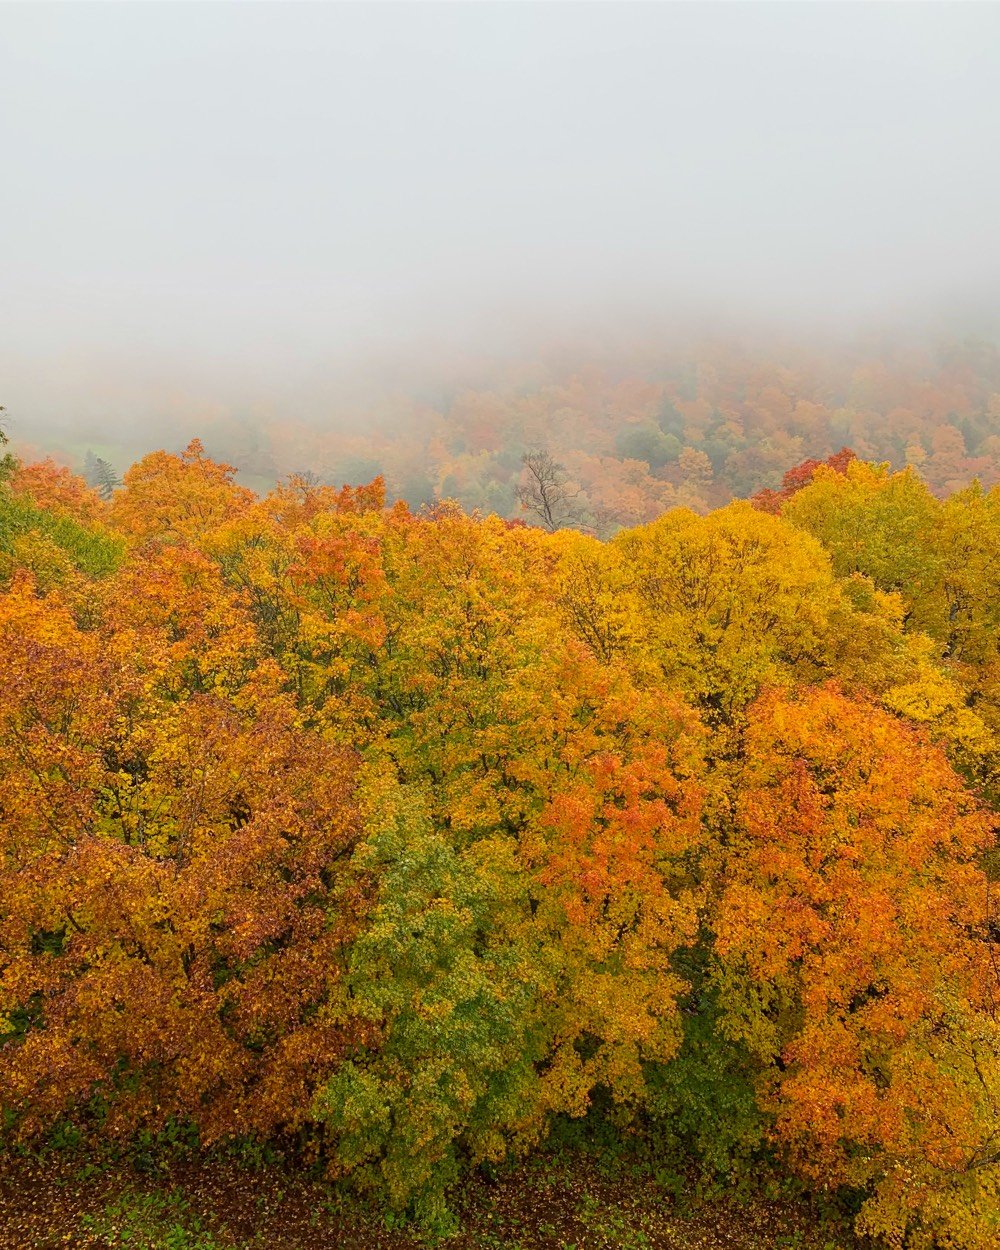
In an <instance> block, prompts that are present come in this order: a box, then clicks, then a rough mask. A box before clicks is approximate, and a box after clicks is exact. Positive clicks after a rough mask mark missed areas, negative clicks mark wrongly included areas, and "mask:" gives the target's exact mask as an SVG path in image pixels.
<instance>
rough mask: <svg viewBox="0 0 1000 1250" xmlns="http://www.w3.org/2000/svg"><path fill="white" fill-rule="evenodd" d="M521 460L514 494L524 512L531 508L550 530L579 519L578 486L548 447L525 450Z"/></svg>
mask: <svg viewBox="0 0 1000 1250" xmlns="http://www.w3.org/2000/svg"><path fill="white" fill-rule="evenodd" d="M521 463H522V464H523V465H524V468H525V472H524V475H523V478H522V481H521V484H520V486H518V487H517V489H516V490H515V494H516V496H517V500H518V503H520V505H521V507H522V508H524V509H525V511H526V512H533V513H534V514H535V516H537V517H538V519H539V520H540V521H541V523H542V524H543V525H544V526H545V528H546V529H547V530H550V531H551V530H557V529H561V528H562V527H563V526H564V525H570V524H572V523H573V522H574V521H577V520H579V518H580V509H579V508H578V507H577V505H576V499H577V497H578V496H579V494H580V487H579V486H574V485H573V484H572V483H571V482H570V480H569V477H568V475H567V473H566V469H565V467H564V466H563V465H561V464H558V463H557V462H556V461H555V460H553V459H552V457H551V456H550V455H549V453H548V452H547V451H528V452H525V454H524V455H523V456H522V457H521Z"/></svg>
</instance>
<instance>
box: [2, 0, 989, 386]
mask: <svg viewBox="0 0 1000 1250" xmlns="http://www.w3.org/2000/svg"><path fill="white" fill-rule="evenodd" d="M0 145H2V148H0V150H2V152H3V171H4V194H3V199H2V206H0V227H2V229H0V239H2V243H0V247H2V257H3V273H4V300H3V312H2V317H3V324H2V327H0V328H2V334H0V367H2V368H3V373H4V376H5V379H6V381H7V383H8V392H9V393H8V395H7V400H8V402H9V403H11V406H12V407H16V406H17V405H20V406H21V408H22V410H23V409H24V408H25V405H28V406H29V407H30V406H32V405H35V406H37V407H38V409H39V411H42V410H44V407H45V401H46V398H48V400H49V401H50V403H51V402H52V401H53V396H54V395H55V394H56V391H55V389H54V388H56V386H57V382H58V377H61V378H62V379H63V380H64V381H65V379H66V378H68V377H72V378H73V380H74V384H75V385H76V386H77V393H78V394H79V395H80V397H81V402H83V401H84V400H85V399H87V397H89V399H90V401H92V402H96V398H95V397H96V396H97V393H98V392H99V390H100V388H101V386H102V385H107V379H108V378H109V377H111V376H115V375H118V376H124V375H125V374H128V373H130V372H132V373H135V372H136V371H138V372H139V373H141V374H143V376H148V377H150V378H155V379H156V380H157V384H158V385H167V384H168V379H173V381H174V383H175V384H176V385H178V386H181V387H187V386H190V385H193V383H192V379H198V378H201V379H203V380H204V379H209V378H211V379H213V380H214V381H213V386H212V388H210V389H211V390H212V392H213V393H214V394H216V395H224V394H225V393H226V392H225V385H226V384H225V383H223V386H222V390H219V389H218V388H217V386H216V385H215V384H216V383H217V382H218V381H219V379H230V380H232V382H233V385H236V382H235V379H239V384H240V385H241V386H246V387H247V389H248V391H252V389H253V388H254V387H258V386H259V387H262V388H263V389H264V390H265V391H270V392H272V393H273V394H275V395H279V394H280V393H281V388H282V387H283V386H284V385H286V384H287V385H291V384H292V380H294V383H295V385H297V386H308V385H309V383H310V379H311V378H313V377H315V376H318V372H317V371H319V372H321V371H322V369H323V368H324V367H326V366H327V365H328V363H329V361H330V360H331V359H333V358H341V359H342V358H344V357H345V355H348V354H350V353H351V352H353V351H357V350H359V349H364V350H368V349H370V348H373V347H374V348H379V349H382V348H385V347H390V348H391V346H392V344H394V343H395V344H401V345H407V344H409V345H412V344H413V343H414V342H416V341H417V339H421V338H424V337H426V336H428V335H437V336H438V337H439V338H441V339H444V340H448V339H449V338H452V339H459V338H463V337H464V338H469V339H475V338H476V337H477V336H478V337H479V341H481V342H485V343H490V342H491V341H492V340H493V339H495V338H499V337H500V336H501V335H502V334H508V333H510V332H515V333H519V332H524V331H525V330H526V329H527V330H528V331H530V329H531V327H533V326H535V325H547V326H550V327H551V326H553V325H555V326H557V327H559V328H560V330H563V329H565V328H566V327H568V326H570V325H576V324H581V325H582V324H595V323H601V322H602V321H603V322H613V321H615V320H618V321H619V323H621V321H622V320H623V319H624V318H626V316H633V317H634V316H640V317H641V316H644V315H647V314H650V313H655V314H656V315H657V316H663V315H676V316H679V315H684V314H686V313H690V312H691V311H692V310H696V311H697V312H698V314H699V315H704V316H706V317H709V318H712V317H718V318H720V319H721V318H724V317H729V318H731V317H737V318H743V319H744V320H747V321H753V320H755V319H756V320H757V321H758V322H765V321H770V320H772V319H776V320H778V321H781V322H785V323H792V324H795V323H797V322H801V321H802V320H803V319H805V320H807V321H810V322H812V321H815V322H820V323H822V322H825V321H827V320H828V319H831V318H832V319H833V320H834V321H837V320H840V321H841V322H842V323H844V322H846V323H849V324H853V323H855V322H859V321H862V320H864V319H866V318H867V319H871V318H891V317H893V316H896V315H902V314H906V315H912V314H913V313H914V312H917V313H920V314H926V315H928V316H936V315H940V314H946V315H950V316H960V317H962V318H965V319H966V320H970V321H971V320H974V319H975V318H976V317H977V316H981V317H984V318H985V317H987V316H988V315H989V314H990V304H989V300H990V298H991V297H992V295H993V293H994V292H995V290H996V289H997V283H998V280H1000V245H998V242H997V238H998V236H997V229H996V222H997V220H998V219H1000V167H998V165H997V162H996V159H995V156H996V153H997V151H1000V8H998V7H997V6H993V5H940V6H938V5H892V6H888V5H886V6H882V5H836V6H833V5H829V6H828V5H825V4H801V5H769V6H757V5H734V6H728V5H726V6H723V5H716V4H702V5H680V4H677V5H675V4H664V5H627V4H612V5H603V4H587V5H582V4H549V5H520V4H502V5H501V4H497V5H493V4H468V5H447V6H437V5H400V6H396V5H382V4H372V5H292V4H253V5H250V4H230V5H204V4H199V5H178V4H171V5H159V4H148V5H147V4H143V5H107V6H92V5H89V4H79V5H76V4H74V5H64V6H49V5H44V4H32V5H26V4H25V5H20V6H18V5H5V6H3V7H2V9H0Z"/></svg>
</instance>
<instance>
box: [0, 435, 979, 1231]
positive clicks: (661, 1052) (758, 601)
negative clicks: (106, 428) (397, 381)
mask: <svg viewBox="0 0 1000 1250" xmlns="http://www.w3.org/2000/svg"><path fill="white" fill-rule="evenodd" d="M484 420H485V418H484ZM689 460H690V457H689ZM688 469H689V470H690V473H691V474H695V473H696V472H697V471H698V466H697V465H695V464H693V463H692V464H689V466H688ZM686 471H687V470H686ZM0 496H2V497H0V522H2V532H0V578H2V593H0V661H2V666H3V674H4V680H3V682H2V683H0V1106H2V1112H3V1117H4V1119H3V1123H4V1126H5V1132H6V1134H7V1137H8V1139H9V1140H10V1141H11V1142H15V1141H33V1140H38V1139H40V1138H43V1137H44V1136H45V1134H47V1133H49V1132H50V1131H51V1130H52V1129H53V1127H54V1126H56V1125H58V1124H62V1123H65V1122H67V1121H69V1122H72V1123H73V1124H75V1125H77V1126H78V1127H79V1128H80V1129H81V1131H83V1132H85V1133H88V1134H90V1135H92V1136H93V1137H94V1138H95V1139H102V1138H103V1139H114V1140H119V1141H121V1140H128V1139H130V1138H133V1137H134V1136H135V1135H136V1134H137V1133H140V1132H146V1133H156V1132H158V1131H160V1130H162V1129H164V1128H165V1127H166V1126H168V1125H170V1124H184V1125H187V1126H190V1127H192V1128H193V1129H195V1130H197V1133H198V1136H199V1139H200V1141H201V1142H202V1143H203V1144H204V1145H209V1144H211V1143H214V1142H220V1141H225V1140H228V1139H231V1138H235V1137H255V1138H258V1139H270V1138H278V1137H281V1138H289V1137H291V1136H292V1135H295V1137H296V1140H297V1141H298V1143H299V1146H300V1148H301V1149H303V1150H306V1151H309V1152H311V1154H312V1156H313V1157H314V1158H316V1159H319V1160H321V1161H322V1162H323V1164H324V1166H325V1167H326V1168H327V1169H328V1170H329V1172H330V1173H331V1174H332V1175H336V1176H341V1177H345V1178H349V1179H351V1180H352V1181H353V1182H355V1183H357V1184H359V1185H361V1186H363V1187H367V1188H368V1189H370V1190H373V1191H375V1192H376V1193H378V1194H379V1195H380V1196H381V1198H382V1200H383V1201H385V1202H386V1203H388V1204H391V1205H392V1206H393V1207H395V1208H405V1207H410V1208H411V1209H413V1210H414V1211H415V1212H416V1213H417V1214H418V1215H419V1216H420V1217H421V1218H422V1219H424V1220H427V1221H437V1222H438V1223H439V1224H440V1220H441V1218H442V1213H443V1212H444V1210H445V1203H446V1198H447V1190H448V1186H449V1185H450V1183H451V1182H452V1181H453V1180H454V1179H455V1178H456V1177H457V1176H458V1175H459V1173H460V1170H461V1169H462V1168H463V1167H464V1166H467V1165H468V1164H470V1163H478V1162H485V1161H497V1160H500V1159H503V1158H505V1157H508V1156H511V1155H516V1154H517V1153H519V1152H523V1151H526V1150H528V1149H530V1148H531V1147H532V1146H534V1145H535V1144H536V1143H538V1142H540V1141H541V1140H543V1139H544V1138H545V1136H546V1135H547V1134H548V1133H549V1132H550V1130H551V1128H552V1126H553V1124H554V1123H555V1122H556V1121H557V1120H559V1119H560V1118H566V1117H570V1118H573V1117H584V1116H587V1115H593V1114H596V1111H595V1108H604V1109H605V1110H606V1113H607V1114H610V1115H612V1116H613V1117H614V1119H615V1122H616V1123H617V1124H618V1125H619V1126H626V1128H627V1129H628V1131H630V1132H633V1133H635V1134H641V1135H645V1136H646V1137H647V1138H648V1139H649V1140H651V1141H655V1142H659V1143H661V1144H662V1143H670V1144H671V1145H672V1147H676V1148H679V1149H681V1150H682V1151H684V1152H686V1154H687V1157H688V1158H689V1159H690V1160H692V1161H694V1162H696V1163H698V1164H700V1165H701V1166H704V1167H706V1168H708V1169H710V1170H715V1171H717V1172H719V1173H721V1174H723V1175H728V1176H732V1175H734V1174H735V1173H736V1172H738V1171H739V1170H740V1169H741V1168H750V1167H752V1166H753V1164H754V1161H755V1160H764V1159H766V1160H767V1161H768V1162H769V1165H774V1166H780V1167H784V1168H786V1169H788V1170H789V1171H790V1172H792V1173H795V1174H796V1175H798V1176H800V1177H802V1178H803V1179H804V1181H805V1182H806V1183H808V1184H809V1185H811V1186H814V1187H815V1188H816V1190H817V1191H818V1190H820V1189H822V1190H826V1191H829V1192H835V1193H840V1194H844V1195H851V1196H853V1199H855V1200H856V1201H857V1203H859V1204H860V1214H859V1215H858V1225H859V1228H861V1229H862V1230H863V1231H866V1232H868V1233H870V1234H872V1235H873V1236H876V1237H878V1238H882V1239H884V1241H885V1242H886V1243H887V1244H889V1245H891V1246H901V1245H903V1244H907V1245H913V1246H927V1247H930V1246H932V1245H935V1244H940V1245H943V1246H949V1247H954V1250H988V1248H989V1247H992V1246H994V1245H995V1244H997V1240H998V1238H1000V1141H998V1136H997V1125H998V1123H1000V1017H998V1014H997V1012H998V1004H1000V982H998V961H1000V954H998V952H997V950H996V941H997V938H998V922H997V919H996V915H995V904H994V902H993V901H992V898H991V886H990V884H989V877H990V873H991V871H992V872H994V874H995V867H996V855H995V825H994V820H993V815H992V812H993V809H994V805H995V803H996V799H997V794H998V778H1000V737H998V735H1000V660H998V656H997V649H996V636H997V627H998V625H1000V621H998V620H997V613H998V612H1000V607H998V604H1000V586H998V585H997V578H998V577H1000V573H998V570H1000V497H998V496H997V491H996V490H993V491H991V492H984V491H982V490H981V489H980V488H978V487H970V488H968V489H965V490H963V491H960V492H959V493H956V494H953V495H951V496H950V497H948V498H944V499H941V498H938V497H936V496H935V495H932V494H931V492H930V491H929V490H928V489H927V488H926V486H925V485H924V484H923V483H922V482H921V481H920V479H919V478H917V477H916V475H915V474H914V473H913V472H911V471H904V472H902V473H896V474H894V473H892V472H891V471H890V470H889V469H888V468H886V467H885V466H882V467H879V466H875V465H871V464H868V463H866V462H864V461H861V460H857V459H855V458H854V457H853V456H852V455H850V454H843V453H842V454H840V455H839V456H835V457H833V459H832V460H831V461H828V462H827V463H825V464H819V463H816V462H809V463H808V464H807V465H805V466H802V467H801V468H800V469H799V470H798V471H796V472H794V473H792V474H789V475H786V480H785V482H784V484H783V486H782V489H781V490H780V491H777V492H772V493H771V494H770V495H769V496H767V497H766V498H765V499H763V500H762V499H759V498H758V499H757V500H755V503H756V504H757V505H758V506H756V507H755V506H753V504H751V503H737V504H731V505H729V506H728V507H724V508H721V509H718V510H716V511H714V512H711V513H709V514H708V515H707V516H700V515H698V514H697V513H696V512H695V511H693V510H688V509H684V508H674V509H671V510H668V511H664V512H662V515H658V516H655V517H654V518H653V519H651V520H650V521H649V523H648V524H644V525H640V526H638V527H633V528H630V529H623V530H621V531H620V532H618V533H616V534H615V535H614V536H613V537H612V538H611V539H609V540H608V541H600V540H599V539H598V538H596V537H594V536H593V535H592V534H587V533H582V532H579V531H578V530H576V529H574V528H558V527H555V526H551V525H546V526H544V527H542V526H535V525H530V524H529V525H525V524H511V523H510V522H509V521H507V520H504V519H501V518H500V517H498V516H486V517H481V516H478V515H468V514H467V513H465V512H464V511H462V510H461V509H460V508H459V507H458V506H456V505H454V504H448V503H441V504H439V505H438V506H436V507H434V508H432V509H429V510H426V509H425V510H423V511H421V512H418V513H415V512H413V511H411V510H410V508H409V507H407V505H406V504H405V503H403V502H398V503H396V504H394V505H391V506H387V505H386V498H385V490H384V484H383V483H382V482H381V481H380V480H376V481H374V482H373V483H372V484H371V485H369V486H363V487H357V488H345V489H342V490H334V489H333V488H331V487H327V486H322V485H318V484H316V483H315V482H314V481H312V480H311V479H310V478H309V477H308V476H304V475H299V476H296V477H293V478H291V479H288V480H286V481H284V482H283V483H281V484H280V485H279V486H278V487H277V488H276V489H275V490H274V491H272V492H271V493H270V494H269V495H267V496H266V497H263V498H259V497H257V496H256V495H254V494H253V493H252V492H251V491H249V490H247V489H246V488H245V487H243V486H241V485H239V484H238V483H237V482H236V480H235V475H234V471H233V470H232V469H231V467H230V466H228V465H225V464H218V463H215V462H214V461H212V460H210V459H209V458H208V457H207V456H206V455H205V452H204V449H203V448H202V447H201V446H200V444H197V443H193V444H192V445H191V446H189V447H188V448H187V449H186V451H184V452H183V453H181V454H180V455H171V454H167V453H165V452H157V453H154V454H153V455H151V456H148V457H146V459H145V460H143V461H142V462H140V463H139V464H137V465H135V466H133V468H132V469H130V470H129V471H128V472H127V473H126V474H125V479H124V486H123V488H122V489H121V490H119V491H117V492H116V493H115V494H114V497H113V498H112V499H111V500H110V501H109V502H105V501H103V500H102V499H100V498H99V497H98V496H97V495H95V494H94V493H93V492H91V491H88V490H87V488H86V487H85V486H84V485H83V484H82V483H81V482H80V481H79V480H77V479H75V478H74V477H73V476H72V475H71V474H69V473H68V472H67V471H65V470H62V469H59V468H58V467H56V466H54V465H52V464H51V463H46V464H40V465H29V466H20V467H18V468H17V469H16V471H15V472H14V474H13V475H12V476H11V477H10V480H9V481H8V482H6V483H4V484H0ZM550 530H552V531H554V532H549V531H550ZM608 1108H610V1110H609V1111H608V1110H607V1109H608Z"/></svg>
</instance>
